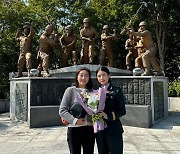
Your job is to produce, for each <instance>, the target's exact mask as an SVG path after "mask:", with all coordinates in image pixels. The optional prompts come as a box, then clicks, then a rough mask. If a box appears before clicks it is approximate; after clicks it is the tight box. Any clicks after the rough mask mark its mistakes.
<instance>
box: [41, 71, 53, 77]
mask: <svg viewBox="0 0 180 154" xmlns="http://www.w3.org/2000/svg"><path fill="white" fill-rule="evenodd" d="M50 76H51V75H50V74H49V72H48V71H44V74H43V77H50Z"/></svg>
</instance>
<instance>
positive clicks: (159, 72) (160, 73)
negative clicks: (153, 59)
mask: <svg viewBox="0 0 180 154" xmlns="http://www.w3.org/2000/svg"><path fill="white" fill-rule="evenodd" d="M156 76H164V73H163V72H162V70H161V69H159V70H158V71H157V74H156Z"/></svg>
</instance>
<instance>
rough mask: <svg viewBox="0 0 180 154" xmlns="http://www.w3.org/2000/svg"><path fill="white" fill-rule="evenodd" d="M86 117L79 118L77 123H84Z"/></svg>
mask: <svg viewBox="0 0 180 154" xmlns="http://www.w3.org/2000/svg"><path fill="white" fill-rule="evenodd" d="M84 121H85V119H84V118H79V119H78V120H77V122H76V125H83V123H84Z"/></svg>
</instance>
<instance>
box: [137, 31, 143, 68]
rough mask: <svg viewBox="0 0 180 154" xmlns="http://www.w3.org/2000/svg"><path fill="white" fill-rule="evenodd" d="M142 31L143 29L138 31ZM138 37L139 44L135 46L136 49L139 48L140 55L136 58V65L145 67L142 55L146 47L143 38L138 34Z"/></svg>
mask: <svg viewBox="0 0 180 154" xmlns="http://www.w3.org/2000/svg"><path fill="white" fill-rule="evenodd" d="M140 31H141V29H138V32H140ZM136 39H137V44H136V46H135V49H137V53H138V56H137V57H136V59H135V67H136V68H142V69H144V68H143V63H142V56H143V54H144V52H145V49H144V46H143V38H142V37H138V36H137V37H136Z"/></svg>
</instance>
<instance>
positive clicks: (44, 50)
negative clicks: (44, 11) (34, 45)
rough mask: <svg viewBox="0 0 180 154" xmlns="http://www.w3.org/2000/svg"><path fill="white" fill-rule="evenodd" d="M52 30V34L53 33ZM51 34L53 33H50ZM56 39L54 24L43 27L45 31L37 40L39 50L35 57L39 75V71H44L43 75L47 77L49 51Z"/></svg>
mask: <svg viewBox="0 0 180 154" xmlns="http://www.w3.org/2000/svg"><path fill="white" fill-rule="evenodd" d="M53 32H54V34H53ZM52 34H53V35H52ZM57 40H58V35H57V31H56V30H55V29H54V26H53V25H51V24H49V25H47V26H46V28H45V32H44V33H43V34H42V35H41V36H40V40H39V51H38V55H37V58H38V59H39V61H40V62H39V66H38V70H39V75H38V76H41V71H42V70H43V71H44V74H43V76H44V77H49V76H50V74H49V53H50V52H51V51H52V49H53V47H54V46H55V44H56V42H57Z"/></svg>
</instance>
